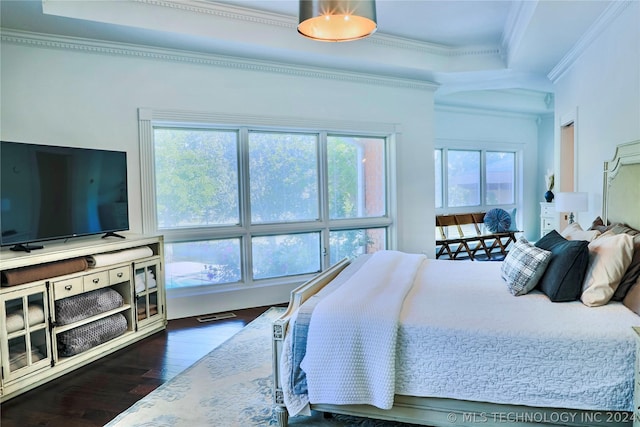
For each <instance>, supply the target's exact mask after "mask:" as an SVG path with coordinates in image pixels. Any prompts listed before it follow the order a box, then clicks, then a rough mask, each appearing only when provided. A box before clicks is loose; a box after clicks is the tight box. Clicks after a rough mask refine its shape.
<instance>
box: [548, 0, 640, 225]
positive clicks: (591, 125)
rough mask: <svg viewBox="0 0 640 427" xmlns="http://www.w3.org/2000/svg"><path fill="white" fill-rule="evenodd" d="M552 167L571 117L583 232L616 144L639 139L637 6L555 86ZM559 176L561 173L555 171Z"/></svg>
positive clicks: (597, 208) (597, 206) (596, 207)
mask: <svg viewBox="0 0 640 427" xmlns="http://www.w3.org/2000/svg"><path fill="white" fill-rule="evenodd" d="M555 87H556V94H555V102H556V120H555V125H556V133H555V135H556V143H555V147H556V149H555V155H556V156H555V164H556V165H558V164H559V163H558V162H559V139H558V138H559V131H558V130H559V126H560V125H561V124H562V121H563V120H564V119H565V118H566V117H575V120H576V122H575V132H576V137H575V138H576V142H577V144H576V146H577V152H576V156H577V160H578V167H577V183H578V188H577V190H578V191H587V192H589V195H590V199H589V205H590V206H589V208H590V209H589V212H585V213H581V214H578V218H577V221H578V222H579V223H581V225H582V226H583V227H588V226H590V225H591V222H592V221H593V219H594V218H595V217H596V216H598V215H600V213H601V210H602V166H603V162H605V161H607V160H610V159H611V158H612V157H613V155H614V153H615V147H616V145H617V144H620V143H625V142H630V141H634V140H638V139H640V2H637V1H632V2H628V6H626V8H625V9H624V10H623V11H622V13H621V14H620V15H619V16H617V17H616V18H615V20H614V21H612V22H611V23H610V24H609V25H608V26H607V27H606V28H605V29H604V30H603V31H602V32H601V33H600V34H598V35H597V37H596V38H595V39H594V40H593V42H592V43H591V44H589V46H588V48H587V49H586V50H585V51H584V52H583V53H582V55H581V56H580V57H579V58H578V59H577V60H576V61H575V62H574V63H573V65H572V66H571V68H569V69H568V70H567V71H566V72H564V73H563V74H562V75H561V76H560V77H559V78H558V79H557V81H556V82H555ZM556 173H562V171H556Z"/></svg>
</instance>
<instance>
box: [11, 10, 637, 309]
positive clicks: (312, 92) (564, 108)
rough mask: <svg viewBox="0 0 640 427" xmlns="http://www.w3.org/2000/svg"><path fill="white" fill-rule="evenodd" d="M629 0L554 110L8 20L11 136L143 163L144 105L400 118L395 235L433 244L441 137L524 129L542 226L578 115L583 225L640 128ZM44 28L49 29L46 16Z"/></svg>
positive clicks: (533, 206)
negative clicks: (262, 66) (178, 54)
mask: <svg viewBox="0 0 640 427" xmlns="http://www.w3.org/2000/svg"><path fill="white" fill-rule="evenodd" d="M4 3H5V2H3V4H4ZM626 3H628V4H627V5H626V6H625V7H624V8H622V11H621V12H620V14H618V15H616V16H615V18H612V21H611V22H609V23H608V24H607V25H606V26H604V27H603V28H600V29H598V31H596V32H595V33H590V38H589V39H588V40H587V41H588V43H587V42H586V41H585V43H586V45H585V46H583V47H582V50H581V51H580V53H581V54H580V55H579V56H577V57H576V58H571V59H572V61H571V62H570V64H567V65H566V67H567V68H566V70H565V71H564V72H563V73H562V75H560V76H557V79H556V81H555V82H554V84H553V88H554V103H555V106H554V109H553V111H551V112H549V113H548V114H542V115H540V114H527V115H511V114H483V112H482V109H480V110H479V109H477V108H476V109H455V108H445V107H444V106H439V105H438V102H437V101H436V100H435V99H434V98H435V95H434V93H433V90H431V89H430V88H426V89H425V88H424V87H421V88H419V89H414V88H406V87H401V88H396V87H392V86H389V85H375V84H370V83H369V82H368V81H365V82H353V81H345V80H339V79H333V78H326V75H325V76H297V75H293V74H290V73H286V72H285V73H284V74H279V73H273V72H271V71H268V72H267V71H252V70H246V69H241V68H233V66H228V65H224V64H223V65H218V66H202V65H197V64H193V63H184V62H179V61H175V60H163V59H158V58H154V59H147V58H145V57H144V56H143V55H134V54H132V55H126V54H125V53H123V52H122V51H118V52H116V53H117V54H111V53H110V52H109V49H108V48H105V50H103V51H101V53H93V52H91V49H89V48H86V47H83V44H82V41H81V40H80V41H78V40H66V39H65V40H63V43H62V44H56V43H53V44H47V43H42V42H41V41H42V40H43V38H44V40H47V37H46V36H42V35H41V34H40V35H38V37H36V38H35V39H34V38H33V37H32V36H30V35H28V34H22V35H21V37H19V40H16V39H14V38H13V37H14V36H15V34H14V35H12V36H11V39H7V38H5V28H3V45H2V59H3V61H2V77H1V78H2V126H1V128H2V139H8V140H21V141H47V143H51V144H74V145H78V146H82V145H89V144H90V145H95V146H96V147H109V148H114V149H122V150H126V151H127V152H128V153H129V155H130V156H131V159H132V160H131V164H132V165H137V164H138V163H139V160H140V159H139V154H138V153H139V150H138V143H139V142H138V140H139V138H138V120H137V111H138V108H141V107H148V108H163V109H176V110H187V111H204V112H221V111H225V112H229V113H234V114H244V115H249V116H257V117H263V116H265V115H269V116H271V115H275V116H284V117H290V116H302V117H306V118H313V117H316V116H318V115H321V116H323V117H326V118H327V119H332V120H353V121H363V122H382V123H400V124H401V125H402V139H403V141H405V142H406V144H405V145H403V147H404V148H402V149H399V150H398V152H397V158H398V176H397V189H398V191H397V194H396V197H397V204H398V208H397V222H398V229H397V233H396V235H397V245H396V246H397V248H398V249H402V250H406V251H416V252H423V251H425V252H427V253H429V254H431V253H432V251H433V247H432V245H433V244H432V236H433V225H432V224H431V221H430V220H425V218H427V219H428V218H433V217H434V215H435V206H434V202H433V199H434V197H433V185H432V183H433V178H432V176H433V174H432V169H431V167H430V166H428V167H425V166H424V165H425V163H424V162H425V161H427V164H428V165H430V164H431V163H430V159H431V158H432V151H433V148H434V147H435V145H436V142H438V141H446V140H453V141H470V140H474V139H475V140H481V141H504V140H510V139H512V138H514V135H517V139H518V142H521V143H522V144H524V145H525V146H526V147H527V148H526V151H525V156H526V158H527V159H531V158H533V159H536V160H535V161H533V162H528V161H527V162H526V165H525V168H526V169H525V170H524V171H523V175H524V178H525V181H526V182H525V188H524V191H523V194H522V205H521V207H520V211H521V214H522V221H523V228H524V229H525V231H526V233H527V235H528V236H531V237H532V238H533V236H535V235H536V234H537V227H538V221H539V212H538V210H539V205H538V202H539V201H541V194H542V193H543V187H544V182H543V178H542V177H543V175H544V173H545V171H546V170H547V169H548V168H553V167H554V165H555V164H556V162H557V159H558V156H559V153H557V151H556V149H555V148H554V147H555V146H556V145H557V138H558V137H557V136H556V129H557V128H558V126H559V125H560V124H562V123H566V121H567V120H571V119H573V120H575V123H576V129H577V142H578V151H577V164H578V168H577V177H576V182H577V186H578V188H579V189H580V190H584V191H588V192H589V193H590V194H591V201H592V202H593V203H592V204H591V206H590V210H589V212H584V213H580V214H579V215H578V221H579V222H580V223H582V224H588V223H589V222H590V221H591V220H592V219H593V218H594V217H595V216H596V215H597V214H598V213H599V211H600V202H599V200H600V197H601V193H602V190H601V188H602V182H601V178H600V175H599V171H600V170H601V165H602V162H603V161H605V160H608V159H610V158H611V157H612V156H613V152H614V148H615V146H616V145H617V144H618V143H621V142H626V141H632V140H636V139H639V138H640V121H639V120H638V117H639V116H640V105H639V104H640V101H639V99H640V87H639V86H640V83H639V82H638V80H639V79H638V75H639V73H640V66H639V61H640V59H639V56H640V55H639V49H640V48H639V46H638V39H639V38H640V37H638V31H639V30H638V25H637V23H638V14H639V13H640V12H639V11H638V7H639V6H638V3H637V2H626ZM3 7H4V6H3ZM3 15H4V13H3ZM3 19H4V18H3ZM34 31H36V32H38V33H46V28H42V29H40V30H34ZM87 38H90V36H89V35H87ZM57 41H60V40H59V39H57ZM107 47H109V45H108V46H107ZM285 71H286V70H285ZM329 77H331V74H329ZM347 93H348V94H349V95H348V96H347V95H341V94H347ZM329 94H331V96H329ZM335 96H337V97H338V98H337V99H336V98H335ZM221 99H222V100H223V103H221V102H220V100H221ZM247 100H251V102H247ZM274 100H278V101H276V102H274ZM309 100H313V101H309ZM362 100H364V102H363V101H362ZM434 104H435V105H434ZM326 105H331V106H332V108H328V107H326ZM538 117H540V125H538V123H537V122H538ZM461 122H463V123H465V126H460V125H459V123H461ZM89 140H90V141H91V142H90V143H89V142H87V141H89ZM540 141H541V142H540ZM594 170H595V171H598V174H596V173H593V172H592V171H594ZM131 176H132V178H131V183H130V191H131V192H132V194H133V197H132V200H134V201H135V202H134V204H133V205H132V206H131V215H132V228H133V229H134V230H137V231H141V230H142V229H143V214H142V211H143V208H142V202H141V201H140V199H141V198H142V197H141V194H142V192H143V190H142V186H143V181H142V179H141V178H140V176H139V174H138V171H137V170H134V171H132V173H131ZM291 287H292V285H290V284H288V285H286V286H281V287H273V289H265V288H260V289H252V290H251V291H246V290H245V291H237V292H233V293H227V294H222V293H213V294H209V295H207V296H206V297H200V298H199V299H196V300H195V301H187V300H186V298H182V299H180V298H175V300H174V301H175V303H174V305H171V304H172V303H171V302H170V303H169V310H170V316H172V317H181V316H184V315H188V314H187V313H188V312H187V309H193V313H194V314H195V313H208V312H217V311H225V310H228V309H236V308H240V307H243V306H260V305H266V304H272V303H275V302H282V301H285V300H286V299H287V298H288V292H289V291H290V289H291ZM170 301H172V300H171V296H170ZM180 303H181V305H178V304H180Z"/></svg>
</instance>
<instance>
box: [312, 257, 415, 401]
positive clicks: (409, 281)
mask: <svg viewBox="0 0 640 427" xmlns="http://www.w3.org/2000/svg"><path fill="white" fill-rule="evenodd" d="M425 259H426V258H425V256H424V255H416V254H406V253H402V252H397V251H380V252H376V253H375V254H373V255H372V256H371V258H370V259H369V260H367V262H366V263H364V264H363V267H362V268H361V269H360V270H358V271H357V272H356V273H355V274H354V275H353V276H352V277H351V278H350V279H349V280H347V281H346V282H345V283H344V284H343V285H342V286H340V288H338V289H336V290H335V291H333V292H332V293H331V294H329V295H328V296H327V297H326V298H324V299H323V300H322V301H320V302H319V303H318V305H317V306H316V308H315V310H314V311H313V316H312V317H311V322H310V324H309V335H308V341H307V354H306V356H305V358H304V360H303V361H302V364H301V366H302V369H304V371H305V372H306V375H307V383H308V389H309V391H308V395H309V400H310V402H311V403H316V402H323V403H332V404H369V405H373V406H376V407H378V408H382V409H390V408H391V406H392V405H393V396H394V394H395V357H396V356H395V355H396V337H397V334H398V321H399V316H400V311H401V309H402V304H403V301H404V298H405V295H406V294H407V292H408V291H409V289H411V287H412V285H413V282H414V278H415V276H416V273H417V272H418V270H419V267H420V266H421V264H422V262H423V261H424V260H425Z"/></svg>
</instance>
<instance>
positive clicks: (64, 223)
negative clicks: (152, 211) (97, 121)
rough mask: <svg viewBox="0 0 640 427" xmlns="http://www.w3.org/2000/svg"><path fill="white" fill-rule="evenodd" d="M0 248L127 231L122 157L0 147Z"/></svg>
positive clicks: (124, 157)
mask: <svg viewBox="0 0 640 427" xmlns="http://www.w3.org/2000/svg"><path fill="white" fill-rule="evenodd" d="M0 158H1V166H2V168H1V169H0V230H1V235H0V245H1V246H7V245H20V244H28V243H32V242H40V241H45V240H54V239H64V238H69V237H75V236H86V235H91V234H100V233H114V232H117V231H124V230H128V229H129V213H128V210H129V209H128V200H127V154H126V153H125V152H121V151H109V150H96V149H87V148H73V147H59V146H51V145H39V144H26V143H20V142H6V141H2V142H0Z"/></svg>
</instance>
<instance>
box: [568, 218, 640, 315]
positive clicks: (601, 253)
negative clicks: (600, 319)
mask: <svg viewBox="0 0 640 427" xmlns="http://www.w3.org/2000/svg"><path fill="white" fill-rule="evenodd" d="M632 257H633V238H632V237H631V236H630V235H628V234H614V233H613V232H612V231H611V230H610V231H607V232H606V233H604V234H603V235H602V236H600V237H599V238H597V239H596V240H594V241H593V242H591V243H589V266H588V267H587V273H586V275H585V279H584V283H583V285H582V296H581V297H580V299H581V300H582V302H583V304H584V305H587V306H589V307H597V306H600V305H605V304H606V303H608V302H609V301H610V300H611V297H612V296H613V294H614V293H615V291H616V289H617V288H618V285H619V284H620V280H621V279H622V276H623V275H624V273H625V271H627V267H629V264H630V263H631V258H632Z"/></svg>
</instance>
